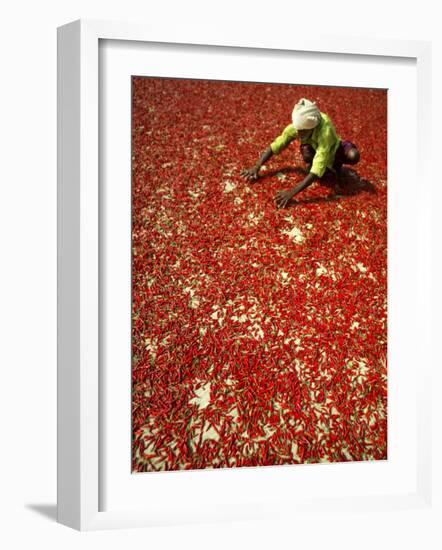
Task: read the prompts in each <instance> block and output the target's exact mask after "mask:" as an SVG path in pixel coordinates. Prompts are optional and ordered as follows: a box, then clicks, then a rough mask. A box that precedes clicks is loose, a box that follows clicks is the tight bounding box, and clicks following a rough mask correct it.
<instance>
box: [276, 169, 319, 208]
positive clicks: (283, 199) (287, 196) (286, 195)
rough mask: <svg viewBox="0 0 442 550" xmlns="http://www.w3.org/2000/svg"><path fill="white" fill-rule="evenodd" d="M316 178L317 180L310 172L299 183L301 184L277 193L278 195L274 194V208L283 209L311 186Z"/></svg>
mask: <svg viewBox="0 0 442 550" xmlns="http://www.w3.org/2000/svg"><path fill="white" fill-rule="evenodd" d="M316 178H317V176H316V174H314V173H313V172H310V173H309V174H307V176H306V177H305V178H304V179H303V180H302V181H301V183H298V185H295V187H293V188H292V189H287V190H286V191H279V192H278V193H276V197H275V201H276V206H277V207H278V208H284V207H285V206H286V205H287V203H288V202H289V201H290V200H291V199H292V198H293V197H294V196H295V195H297V194H298V193H299V192H301V191H302V190H303V189H305V188H306V187H308V186H309V185H311V184H312V183H313V182H314V181H315V179H316Z"/></svg>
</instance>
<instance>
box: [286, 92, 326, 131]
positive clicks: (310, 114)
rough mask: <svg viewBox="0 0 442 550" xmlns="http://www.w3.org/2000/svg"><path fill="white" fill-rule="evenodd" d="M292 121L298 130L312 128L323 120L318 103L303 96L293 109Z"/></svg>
mask: <svg viewBox="0 0 442 550" xmlns="http://www.w3.org/2000/svg"><path fill="white" fill-rule="evenodd" d="M292 121H293V126H294V127H295V128H296V130H311V129H312V128H315V127H316V126H317V125H318V124H319V122H320V121H321V112H320V111H319V109H318V107H317V106H316V103H314V102H312V101H309V100H308V99H305V98H302V99H300V100H299V101H298V103H297V104H296V105H295V108H294V109H293V113H292Z"/></svg>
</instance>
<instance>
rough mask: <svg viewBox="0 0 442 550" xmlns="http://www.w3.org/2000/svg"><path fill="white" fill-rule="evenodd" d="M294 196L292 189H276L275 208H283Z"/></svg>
mask: <svg viewBox="0 0 442 550" xmlns="http://www.w3.org/2000/svg"><path fill="white" fill-rule="evenodd" d="M294 196H295V190H294V189H287V190H286V191H278V193H276V196H275V202H276V206H277V208H285V207H286V205H287V203H288V202H289V201H290V200H291V199H292V198H293V197H294Z"/></svg>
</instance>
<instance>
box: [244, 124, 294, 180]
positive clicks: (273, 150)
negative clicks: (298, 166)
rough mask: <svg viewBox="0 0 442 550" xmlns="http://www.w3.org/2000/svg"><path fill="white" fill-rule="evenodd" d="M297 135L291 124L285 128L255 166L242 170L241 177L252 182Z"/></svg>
mask: <svg viewBox="0 0 442 550" xmlns="http://www.w3.org/2000/svg"><path fill="white" fill-rule="evenodd" d="M297 135H298V133H297V131H296V130H295V128H294V127H293V125H292V124H289V125H288V126H286V128H285V129H284V131H283V132H282V134H281V135H280V136H278V137H277V138H276V139H275V140H274V141H273V142H272V143H271V144H270V147H268V148H267V149H266V150H265V151H264V153H263V154H262V155H261V156H260V157H259V160H258V162H257V163H256V164H255V166H252V167H251V168H246V169H245V170H242V172H241V175H242V176H244V177H245V178H246V179H248V180H249V181H254V180H256V179H258V177H259V170H260V168H261V166H262V165H263V164H264V163H265V162H267V161H268V160H269V158H270V157H271V156H273V155H279V153H280V152H281V151H282V150H284V149H285V148H286V147H287V145H288V144H289V143H291V142H292V141H293V140H294V139H295V138H296V136H297Z"/></svg>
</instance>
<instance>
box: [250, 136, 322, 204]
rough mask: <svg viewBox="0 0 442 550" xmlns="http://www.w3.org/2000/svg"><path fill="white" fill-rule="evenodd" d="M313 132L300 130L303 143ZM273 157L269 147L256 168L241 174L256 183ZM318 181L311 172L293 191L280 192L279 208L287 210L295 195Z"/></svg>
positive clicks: (277, 202)
mask: <svg viewBox="0 0 442 550" xmlns="http://www.w3.org/2000/svg"><path fill="white" fill-rule="evenodd" d="M312 132H313V130H298V136H299V138H300V139H301V141H302V140H303V139H308V138H309V137H310V135H311V134H312ZM271 156H273V152H272V149H271V148H270V147H269V148H268V149H266V150H265V151H264V153H263V154H262V155H261V156H260V158H259V159H258V162H257V163H256V164H255V166H252V167H251V168H246V169H245V170H243V171H242V172H241V175H242V176H243V177H245V178H246V179H247V180H248V181H251V182H253V181H256V180H257V179H258V177H259V170H260V168H261V166H262V165H263V164H264V163H265V162H266V161H267V160H268V159H269V158H270V157H271ZM316 179H317V176H316V175H315V174H312V173H311V172H309V173H308V174H307V175H306V177H305V178H304V179H303V180H302V181H301V182H300V183H298V185H295V187H292V188H291V189H286V190H284V191H278V193H276V196H275V202H276V206H277V208H285V207H286V206H287V204H288V203H289V202H290V201H291V200H292V198H293V197H294V196H295V195H297V194H298V193H300V192H301V191H303V190H304V189H306V188H307V187H308V186H309V185H311V184H312V183H313V182H314V181H315V180H316Z"/></svg>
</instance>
